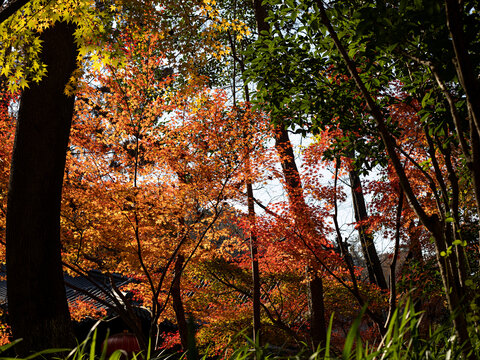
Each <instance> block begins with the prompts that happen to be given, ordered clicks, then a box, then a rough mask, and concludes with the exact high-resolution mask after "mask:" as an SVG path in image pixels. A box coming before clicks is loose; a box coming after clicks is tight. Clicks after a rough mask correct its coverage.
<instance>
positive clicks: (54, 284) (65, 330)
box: [6, 23, 77, 354]
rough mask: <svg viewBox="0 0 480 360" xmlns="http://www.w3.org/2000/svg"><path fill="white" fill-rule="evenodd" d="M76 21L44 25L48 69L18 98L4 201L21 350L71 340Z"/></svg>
mask: <svg viewBox="0 0 480 360" xmlns="http://www.w3.org/2000/svg"><path fill="white" fill-rule="evenodd" d="M74 30H75V27H74V25H72V24H66V23H56V24H55V25H54V26H53V27H51V28H49V29H47V30H45V31H44V32H43V33H42V34H41V36H40V38H41V39H42V40H43V43H42V45H43V50H42V54H41V59H42V61H43V62H44V63H45V64H46V65H47V66H48V71H49V73H48V76H47V77H45V78H44V79H43V80H42V81H41V82H40V83H38V84H35V83H31V84H30V88H28V89H26V90H25V91H24V92H23V94H22V97H21V100H20V109H19V113H18V122H17V129H16V135H15V144H14V148H13V156H12V165H11V173H10V183H9V192H8V205H7V233H6V243H7V247H6V249H7V250H6V251H7V256H6V258H7V279H8V312H9V318H10V325H11V327H12V332H13V337H14V338H23V339H24V340H23V341H22V342H21V343H19V344H18V345H17V351H19V353H20V354H27V353H28V352H30V351H35V350H42V349H45V348H54V347H68V346H72V345H74V344H75V343H74V337H73V332H72V329H71V324H70V314H69V311H68V305H67V298H66V294H65V284H64V281H63V270H62V262H61V261H62V259H61V243H60V205H61V194H62V183H63V173H64V168H65V158H66V149H67V145H68V138H69V134H70V125H71V121H72V116H73V105H74V97H73V96H66V95H65V94H64V89H65V85H66V84H67V82H68V80H69V78H70V76H71V75H72V72H73V71H74V70H75V67H76V57H77V48H76V45H75V42H74V37H73V32H74Z"/></svg>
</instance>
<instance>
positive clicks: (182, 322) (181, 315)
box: [171, 255, 188, 351]
mask: <svg viewBox="0 0 480 360" xmlns="http://www.w3.org/2000/svg"><path fill="white" fill-rule="evenodd" d="M184 261H185V259H184V257H183V255H178V256H177V259H176V260H175V278H174V280H173V283H172V290H171V294H172V302H173V310H174V311H175V317H176V318H177V325H178V332H179V333H180V342H181V344H182V350H183V351H187V350H188V325H187V318H186V317H185V309H184V308H183V302H182V296H181V294H180V289H181V287H180V278H181V276H182V270H183V262H184Z"/></svg>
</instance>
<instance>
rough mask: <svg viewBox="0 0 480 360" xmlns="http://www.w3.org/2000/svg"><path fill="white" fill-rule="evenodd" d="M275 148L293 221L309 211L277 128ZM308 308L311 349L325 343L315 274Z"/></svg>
mask: <svg viewBox="0 0 480 360" xmlns="http://www.w3.org/2000/svg"><path fill="white" fill-rule="evenodd" d="M275 148H276V150H277V152H278V154H279V156H280V163H281V165H282V170H283V176H284V179H285V184H286V190H287V194H288V199H289V201H290V206H291V208H292V211H293V215H294V217H295V221H296V222H298V221H301V219H303V218H305V217H306V216H308V213H309V209H308V206H307V204H306V203H305V198H304V196H303V187H302V182H301V180H300V173H299V171H298V168H297V164H296V163H295V156H294V153H293V147H292V144H291V142H290V138H289V137H288V132H287V130H286V129H285V128H283V127H282V128H277V129H276V133H275ZM308 226H309V231H311V232H313V233H315V226H314V224H313V223H311V222H310V224H308ZM308 292H309V298H310V301H309V306H310V309H309V310H310V314H311V319H310V328H311V337H312V341H313V348H314V349H316V348H317V347H318V346H319V345H321V344H325V343H326V322H325V306H324V301H323V300H324V292H323V280H322V278H320V277H318V276H317V275H316V274H313V275H312V279H311V280H310V281H309V282H308Z"/></svg>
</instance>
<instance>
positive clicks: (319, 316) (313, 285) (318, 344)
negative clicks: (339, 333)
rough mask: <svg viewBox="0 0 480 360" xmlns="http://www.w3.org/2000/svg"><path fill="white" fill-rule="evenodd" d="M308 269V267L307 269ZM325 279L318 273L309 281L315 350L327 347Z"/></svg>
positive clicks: (309, 299)
mask: <svg viewBox="0 0 480 360" xmlns="http://www.w3.org/2000/svg"><path fill="white" fill-rule="evenodd" d="M307 271H308V269H307ZM323 297H324V292H323V281H322V279H321V278H320V277H318V276H317V275H313V278H312V279H311V280H310V281H309V286H308V306H309V310H310V336H311V337H312V345H313V350H317V349H318V348H320V349H321V348H323V347H325V344H326V340H327V326H326V323H325V304H324V302H323Z"/></svg>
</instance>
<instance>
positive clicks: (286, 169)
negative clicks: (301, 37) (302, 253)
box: [252, 0, 326, 347]
mask: <svg viewBox="0 0 480 360" xmlns="http://www.w3.org/2000/svg"><path fill="white" fill-rule="evenodd" d="M252 6H253V10H254V11H255V20H256V22H257V30H258V33H259V34H260V36H264V34H263V35H262V34H261V33H262V32H265V31H268V30H269V26H268V24H267V22H266V18H267V8H266V7H265V5H263V4H262V0H253V3H252ZM275 149H276V151H277V153H278V154H279V156H280V162H281V165H282V170H283V176H284V179H285V184H286V190H287V193H288V198H289V201H290V206H291V207H292V210H293V213H294V216H295V218H296V219H300V218H302V217H305V216H306V214H307V213H305V211H308V208H307V205H306V203H305V199H304V197H303V187H302V182H301V181H300V173H299V171H298V168H297V165H296V163H295V156H294V153H293V148H292V144H291V142H290V139H289V137H288V132H287V130H286V129H285V128H284V127H283V125H280V126H278V127H277V129H276V131H275ZM311 225H312V226H311V229H310V230H311V231H314V226H313V224H311ZM308 287H309V294H311V297H312V298H313V297H314V298H315V299H314V301H311V302H310V305H312V306H315V308H311V309H310V313H311V314H312V318H311V323H312V329H313V328H316V329H320V328H326V323H325V311H324V304H323V299H324V293H323V282H322V279H321V278H320V277H317V276H315V277H314V279H313V281H309V283H308ZM313 324H315V325H313ZM323 333H325V331H324V332H323ZM318 334H322V332H319V333H318ZM312 340H313V341H314V344H313V345H314V347H317V346H318V345H319V344H320V343H325V342H326V335H325V337H323V338H322V339H319V338H318V337H317V336H316V335H314V334H312Z"/></svg>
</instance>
